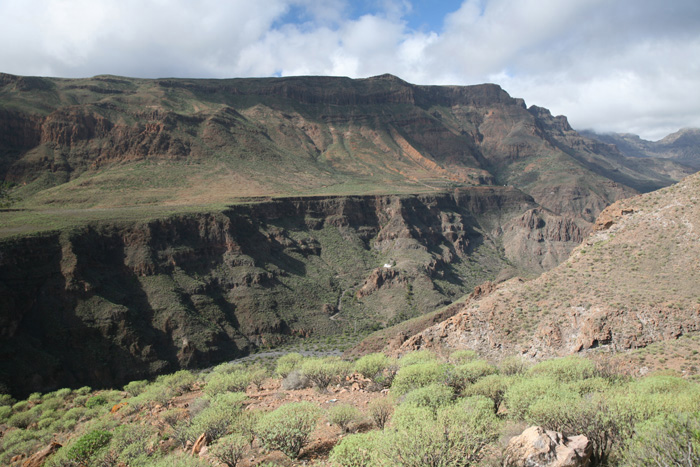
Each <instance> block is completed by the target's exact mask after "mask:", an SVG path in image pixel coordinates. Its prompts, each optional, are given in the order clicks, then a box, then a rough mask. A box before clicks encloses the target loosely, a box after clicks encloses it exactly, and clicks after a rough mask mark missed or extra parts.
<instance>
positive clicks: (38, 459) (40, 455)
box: [22, 441, 61, 467]
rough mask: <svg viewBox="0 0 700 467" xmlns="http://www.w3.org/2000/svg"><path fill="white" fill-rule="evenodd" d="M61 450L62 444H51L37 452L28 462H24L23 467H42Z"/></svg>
mask: <svg viewBox="0 0 700 467" xmlns="http://www.w3.org/2000/svg"><path fill="white" fill-rule="evenodd" d="M60 448H61V445H60V444H58V443H57V442H55V441H52V442H51V444H49V445H48V446H46V447H45V448H44V449H42V450H41V451H38V452H36V453H35V454H33V455H32V456H31V457H29V458H28V459H27V460H25V461H24V462H22V467H41V466H42V465H44V463H45V462H46V461H47V460H48V459H49V457H51V456H52V455H53V454H55V453H56V451H58V450H59V449H60Z"/></svg>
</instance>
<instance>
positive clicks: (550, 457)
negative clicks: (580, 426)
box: [503, 426, 593, 467]
mask: <svg viewBox="0 0 700 467" xmlns="http://www.w3.org/2000/svg"><path fill="white" fill-rule="evenodd" d="M592 453H593V447H592V446H591V443H590V442H589V441H588V438H586V437H585V436H583V435H578V436H571V437H566V436H564V435H562V434H561V433H559V432H556V431H549V430H544V429H543V428H542V427H539V426H531V427H529V428H528V429H526V430H525V431H523V432H522V433H521V434H520V435H519V436H515V437H513V438H511V440H510V441H509V442H508V447H507V448H506V458H505V461H504V463H503V465H504V467H587V466H588V465H590V462H591V454H592Z"/></svg>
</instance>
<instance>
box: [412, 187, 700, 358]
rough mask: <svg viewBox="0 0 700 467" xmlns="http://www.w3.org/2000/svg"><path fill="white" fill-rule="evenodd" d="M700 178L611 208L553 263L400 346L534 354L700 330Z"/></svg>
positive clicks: (621, 345)
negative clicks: (699, 284)
mask: <svg viewBox="0 0 700 467" xmlns="http://www.w3.org/2000/svg"><path fill="white" fill-rule="evenodd" d="M699 226H700V176H699V175H693V176H690V177H688V178H686V179H685V180H683V181H682V182H680V183H678V184H677V185H673V186H671V187H668V188H665V189H662V190H659V191H657V192H653V193H648V194H645V195H641V196H638V197H634V198H629V199H626V200H622V201H619V202H617V203H615V204H613V205H612V206H610V207H608V208H607V209H606V210H605V211H603V213H602V214H601V215H600V217H599V218H598V221H597V224H596V231H595V232H594V233H593V234H592V235H591V236H590V237H589V238H587V239H586V240H585V241H584V243H583V244H582V245H581V246H580V247H578V248H577V249H576V250H574V252H573V253H572V255H571V257H570V258H569V259H568V260H567V261H565V262H564V263H562V264H560V265H559V266H558V267H556V268H554V269H552V270H550V271H548V272H546V273H544V274H543V275H542V276H540V277H539V278H537V279H535V280H532V281H529V282H524V281H522V280H520V279H512V280H510V281H508V282H506V283H504V284H502V285H501V286H499V288H498V289H497V290H496V291H495V292H493V293H492V294H490V295H489V296H486V297H484V298H483V299H481V300H480V301H478V302H477V303H474V304H470V305H468V306H467V307H466V308H465V309H463V310H462V311H461V312H459V313H458V314H456V315H455V316H454V317H452V318H450V319H448V320H446V321H445V322H443V323H440V324H438V325H436V326H433V327H431V328H429V329H427V330H426V331H424V332H422V333H420V334H418V335H415V336H413V337H410V338H408V339H407V341H406V342H405V343H404V344H403V349H410V348H416V347H443V346H444V347H449V348H458V347H468V348H474V349H478V350H480V351H483V352H491V353H494V354H495V353H498V354H505V353H519V354H524V355H528V356H530V357H537V358H541V357H547V356H551V355H559V354H567V353H572V352H580V351H585V350H588V349H595V348H606V349H611V350H626V349H634V348H639V347H644V346H647V345H649V344H651V343H653V342H657V341H663V340H666V339H675V338H677V337H679V336H681V335H683V334H685V333H688V332H691V331H697V330H699V329H700V301H699V300H698V295H697V276H698V273H699V272H700V261H699V260H698V258H699V257H700V256H699V252H700V250H699V249H698V239H699V238H700V236H699V232H700V231H699V230H698V228H699Z"/></svg>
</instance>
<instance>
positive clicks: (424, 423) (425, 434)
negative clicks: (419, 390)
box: [378, 396, 499, 467]
mask: <svg viewBox="0 0 700 467" xmlns="http://www.w3.org/2000/svg"><path fill="white" fill-rule="evenodd" d="M498 432H499V430H498V420H497V419H496V416H495V415H494V413H493V402H492V401H491V400H489V399H486V398H484V397H481V396H475V397H471V398H468V399H465V400H464V401H463V402H461V403H459V404H456V405H451V406H447V407H442V408H440V409H439V410H438V412H437V415H436V416H435V417H434V416H433V414H432V413H431V411H430V410H429V409H426V408H418V407H399V409H397V411H396V414H395V415H394V428H393V429H392V430H390V431H385V433H386V436H385V437H384V438H383V443H382V446H380V447H379V448H378V451H379V452H381V456H382V457H384V458H385V460H386V461H388V462H391V461H393V460H395V459H401V465H411V466H422V465H435V466H445V467H448V466H449V467H452V466H454V467H457V466H467V465H473V464H474V463H475V462H477V461H478V460H479V459H480V458H481V456H482V452H483V450H484V448H485V447H486V446H488V444H489V443H491V442H492V441H494V440H495V439H496V438H497V436H498Z"/></svg>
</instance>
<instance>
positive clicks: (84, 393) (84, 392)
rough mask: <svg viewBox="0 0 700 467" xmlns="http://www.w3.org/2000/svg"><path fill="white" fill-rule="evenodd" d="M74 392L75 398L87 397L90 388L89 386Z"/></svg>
mask: <svg viewBox="0 0 700 467" xmlns="http://www.w3.org/2000/svg"><path fill="white" fill-rule="evenodd" d="M74 392H75V394H76V395H77V396H87V395H88V394H90V393H91V392H92V388H91V387H90V386H83V387H82V388H78V389H76V390H75V391H74Z"/></svg>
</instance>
